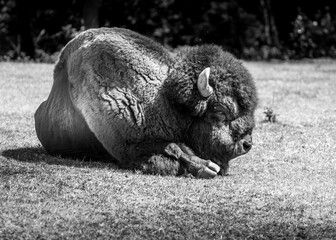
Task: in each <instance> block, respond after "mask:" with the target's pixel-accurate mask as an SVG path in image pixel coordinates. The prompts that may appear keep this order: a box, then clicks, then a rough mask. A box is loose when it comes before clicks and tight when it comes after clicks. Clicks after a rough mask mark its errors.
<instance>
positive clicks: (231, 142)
mask: <svg viewBox="0 0 336 240" xmlns="http://www.w3.org/2000/svg"><path fill="white" fill-rule="evenodd" d="M182 56H183V61H182V62H183V63H182V64H180V65H181V66H183V65H184V66H188V67H189V66H192V68H188V69H187V72H188V73H187V74H186V73H185V72H184V75H188V76H189V77H190V76H193V80H188V81H187V82H189V84H186V83H185V82H186V81H184V84H182V85H183V87H182V88H181V89H179V91H180V92H179V91H177V92H178V94H179V95H180V94H181V96H183V97H182V98H180V100H178V101H180V102H181V103H182V104H183V105H185V106H186V107H187V108H188V109H189V110H190V114H192V115H194V117H193V120H192V124H191V127H190V128H189V131H188V134H187V139H186V142H187V144H188V145H189V146H190V147H191V148H193V150H194V151H195V152H196V154H197V155H198V156H200V157H202V158H204V159H210V160H212V161H214V162H215V163H217V164H218V165H220V166H221V167H222V171H221V173H222V174H225V173H226V171H227V169H228V162H229V160H231V159H233V158H235V157H237V156H239V155H242V154H245V153H247V152H248V151H249V150H250V149H251V147H252V130H253V128H254V111H255V108H256V105H257V92H256V88H255V84H254V82H253V80H252V77H251V75H250V74H249V72H248V71H247V69H246V68H245V67H244V66H243V65H242V63H241V62H240V61H239V60H237V59H236V58H234V57H233V56H232V55H231V54H229V53H227V52H224V51H222V50H221V49H220V48H219V47H214V46H204V47H200V48H194V49H191V50H188V51H186V52H185V53H184V55H182ZM182 71H183V69H181V72H182ZM191 85H192V86H191ZM186 89H187V91H186Z"/></svg>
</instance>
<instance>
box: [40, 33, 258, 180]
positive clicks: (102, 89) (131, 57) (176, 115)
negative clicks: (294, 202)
mask: <svg viewBox="0 0 336 240" xmlns="http://www.w3.org/2000/svg"><path fill="white" fill-rule="evenodd" d="M207 67H210V69H211V73H210V78H209V83H210V86H211V87H212V88H213V90H214V92H213V94H211V96H209V97H202V95H201V94H200V92H199V90H198V88H197V79H198V76H199V74H200V73H201V72H202V71H203V70H204V69H205V68H207ZM256 104H257V96H256V89H255V85H254V82H253V80H252V78H251V76H250V74H249V73H248V71H247V70H246V69H245V68H244V67H243V66H242V64H241V62H239V61H238V60H236V59H235V58H234V57H233V56H232V55H230V54H229V53H227V52H224V51H222V49H221V48H219V47H217V46H212V45H210V46H200V47H192V48H183V49H182V50H181V51H179V52H177V53H172V52H169V51H168V50H167V49H166V48H164V47H163V46H161V45H159V44H157V43H156V42H154V41H152V40H150V39H148V38H146V37H144V36H142V35H139V34H137V33H134V32H132V31H129V30H126V29H119V28H112V29H107V28H101V29H92V30H88V31H85V32H83V33H81V34H80V35H79V36H77V37H76V38H75V39H73V40H72V41H70V42H69V43H68V44H67V45H66V46H65V48H64V49H63V51H62V53H61V55H60V58H59V61H58V63H57V64H56V67H55V70H54V84H53V87H52V90H51V93H50V95H49V97H48V99H47V100H46V101H45V102H43V103H42V104H41V105H40V107H39V108H38V109H37V111H36V113H35V122H36V124H35V125H36V132H37V136H38V138H39V140H40V141H41V143H42V145H43V146H44V147H45V149H46V150H47V151H48V152H49V153H51V154H60V155H64V156H72V157H83V156H88V157H95V158H110V159H114V160H116V161H117V162H118V163H119V164H120V166H121V167H124V168H133V169H140V170H142V171H143V172H147V173H158V174H163V175H166V174H172V175H179V174H183V173H187V174H188V173H191V174H193V175H194V176H198V177H214V176H215V175H216V174H217V172H218V169H219V168H218V169H217V168H216V166H217V165H219V166H220V167H221V171H220V173H222V174H223V173H225V172H226V171H227V167H228V162H229V160H230V159H232V158H234V157H236V156H238V155H241V154H244V153H246V152H247V151H248V150H249V149H250V146H251V145H252V139H251V132H252V129H253V127H254V117H253V113H254V110H255V107H256ZM203 159H211V160H212V161H213V162H214V163H216V164H217V165H216V164H213V163H212V162H210V161H207V160H203ZM214 165H215V166H214Z"/></svg>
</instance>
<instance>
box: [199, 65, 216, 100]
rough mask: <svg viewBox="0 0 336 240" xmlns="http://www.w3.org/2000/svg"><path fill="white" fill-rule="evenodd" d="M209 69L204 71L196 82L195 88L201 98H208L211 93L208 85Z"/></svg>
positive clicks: (211, 90)
mask: <svg viewBox="0 0 336 240" xmlns="http://www.w3.org/2000/svg"><path fill="white" fill-rule="evenodd" d="M209 76H210V68H209V67H207V68H206V69H204V70H203V71H202V72H201V73H200V75H199V76H198V80H197V88H198V91H199V92H200V94H201V95H202V96H203V97H209V96H210V95H211V94H212V93H213V88H212V87H211V86H210V85H209Z"/></svg>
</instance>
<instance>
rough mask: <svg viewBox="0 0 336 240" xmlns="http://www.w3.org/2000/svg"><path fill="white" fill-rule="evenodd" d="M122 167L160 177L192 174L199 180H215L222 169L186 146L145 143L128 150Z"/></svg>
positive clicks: (132, 146) (130, 147)
mask: <svg viewBox="0 0 336 240" xmlns="http://www.w3.org/2000/svg"><path fill="white" fill-rule="evenodd" d="M122 167H124V168H128V169H129V168H131V169H138V170H140V171H142V172H144V173H150V174H160V175H182V174H186V173H187V174H189V173H190V174H191V175H193V176H195V177H197V178H213V177H215V176H216V175H217V173H218V172H219V171H220V167H219V166H218V165H217V164H215V163H213V162H211V161H209V160H204V159H201V158H199V157H197V156H195V155H194V154H193V152H192V151H191V150H190V149H189V148H188V147H186V146H185V145H184V144H176V143H168V142H143V143H139V144H134V145H131V146H129V148H128V159H127V160H126V159H125V161H124V162H123V163H122Z"/></svg>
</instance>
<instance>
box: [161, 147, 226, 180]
mask: <svg viewBox="0 0 336 240" xmlns="http://www.w3.org/2000/svg"><path fill="white" fill-rule="evenodd" d="M182 149H183V150H182ZM165 154H167V155H169V156H171V157H173V158H175V159H177V160H178V161H179V162H180V163H181V164H182V165H183V166H185V167H186V169H187V172H189V173H191V174H192V175H193V176H195V177H197V178H213V177H215V176H216V175H217V174H218V173H219V171H220V167H219V166H218V165H217V164H215V163H213V162H212V161H210V160H204V159H201V158H199V157H197V156H196V155H195V154H193V152H192V151H191V150H190V149H189V148H188V147H186V146H185V145H183V144H179V145H177V144H175V143H170V144H168V145H167V146H166V148H165Z"/></svg>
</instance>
